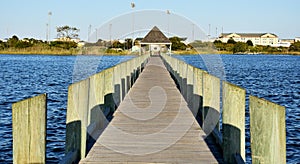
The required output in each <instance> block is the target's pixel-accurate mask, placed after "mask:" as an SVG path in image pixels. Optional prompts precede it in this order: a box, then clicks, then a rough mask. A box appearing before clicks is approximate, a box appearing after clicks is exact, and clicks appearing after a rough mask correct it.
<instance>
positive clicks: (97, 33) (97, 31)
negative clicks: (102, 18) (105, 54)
mask: <svg viewBox="0 0 300 164" xmlns="http://www.w3.org/2000/svg"><path fill="white" fill-rule="evenodd" d="M95 30H96V43H97V42H98V29H97V28H96V29H95Z"/></svg>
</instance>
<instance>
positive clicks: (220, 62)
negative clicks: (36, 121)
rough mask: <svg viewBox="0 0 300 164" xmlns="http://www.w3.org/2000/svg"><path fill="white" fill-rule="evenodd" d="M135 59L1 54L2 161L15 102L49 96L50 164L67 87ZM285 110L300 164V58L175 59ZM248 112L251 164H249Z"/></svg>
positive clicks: (61, 136)
mask: <svg viewBox="0 0 300 164" xmlns="http://www.w3.org/2000/svg"><path fill="white" fill-rule="evenodd" d="M130 58H132V57H120V56H86V57H75V56H33V55H0V77H1V78H0V163H12V125H11V124H12V121H11V104H12V103H13V102H17V101H19V100H22V99H25V98H28V97H31V96H34V95H38V94H40V93H48V104H47V107H48V111H47V112H48V113H47V114H48V118H47V121H48V122H47V123H48V125H47V163H57V162H58V161H59V159H61V158H62V157H63V155H64V144H65V116H66V106H67V105H66V104H67V88H68V85H70V84H71V83H73V82H75V81H79V80H81V79H84V78H86V77H88V76H89V75H91V74H94V73H96V72H99V71H101V70H103V69H105V68H108V67H111V66H113V65H115V64H117V63H120V62H122V61H125V60H128V59H130ZM177 58H180V59H182V60H184V61H186V62H187V63H189V64H191V65H194V66H196V67H199V68H202V69H205V70H209V71H210V72H211V73H212V74H215V75H216V76H222V79H226V80H228V81H230V82H231V83H234V84H236V85H239V86H242V87H244V88H246V89H247V94H252V95H255V96H259V97H263V98H265V99H267V100H270V101H273V102H275V103H278V104H280V105H283V106H285V107H286V126H287V161H288V163H299V162H300V155H299V154H300V144H299V143H300V123H299V122H298V121H300V56H274V55H259V56H251V55H230V56H227V55H224V56H223V55H222V56H217V55H211V56H207V55H204V56H200V55H196V56H190V55H186V56H177ZM246 108H247V111H246V113H247V115H246V116H247V119H246V124H247V130H246V134H247V138H246V141H247V163H250V155H251V154H250V149H249V147H250V145H249V141H250V139H249V117H248V116H249V113H248V106H247V107H246Z"/></svg>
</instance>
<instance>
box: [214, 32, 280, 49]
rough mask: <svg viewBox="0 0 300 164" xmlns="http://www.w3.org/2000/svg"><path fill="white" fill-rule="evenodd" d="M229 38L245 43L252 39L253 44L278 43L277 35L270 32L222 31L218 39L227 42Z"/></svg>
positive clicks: (267, 44) (268, 44)
mask: <svg viewBox="0 0 300 164" xmlns="http://www.w3.org/2000/svg"><path fill="white" fill-rule="evenodd" d="M229 39H233V40H234V41H236V42H244V43H246V42H247V41H248V40H250V41H252V43H253V45H262V46H272V45H274V44H278V36H277V35H275V34H271V33H222V34H221V35H220V37H219V38H218V40H220V41H222V42H223V43H227V41H228V40H229Z"/></svg>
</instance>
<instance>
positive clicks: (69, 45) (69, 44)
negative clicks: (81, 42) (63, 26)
mask: <svg viewBox="0 0 300 164" xmlns="http://www.w3.org/2000/svg"><path fill="white" fill-rule="evenodd" d="M50 47H57V48H62V49H68V50H69V49H71V48H76V47H77V43H75V42H63V41H53V42H51V43H50Z"/></svg>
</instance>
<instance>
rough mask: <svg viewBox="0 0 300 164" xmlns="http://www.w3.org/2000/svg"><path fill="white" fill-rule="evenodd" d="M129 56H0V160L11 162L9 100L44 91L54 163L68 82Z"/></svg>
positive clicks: (49, 153)
mask: <svg viewBox="0 0 300 164" xmlns="http://www.w3.org/2000/svg"><path fill="white" fill-rule="evenodd" d="M131 58H132V56H78V57H76V56H38V55H0V77H1V78H0V163H12V118H11V105H12V103H14V102H17V101H20V100H23V99H25V98H28V97H32V96H35V95H38V94H41V93H47V94H48V103H47V109H48V110H47V163H57V162H58V161H59V160H60V159H61V158H62V157H63V155H64V144H65V121H66V120H65V119H66V107H67V95H68V93H67V92H68V85H70V84H72V83H73V82H76V81H79V80H82V79H84V78H87V77H88V76H90V75H92V74H94V73H96V72H99V71H101V70H103V69H106V68H109V67H111V66H113V65H116V64H118V63H120V62H123V61H126V60H128V59H131Z"/></svg>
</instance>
